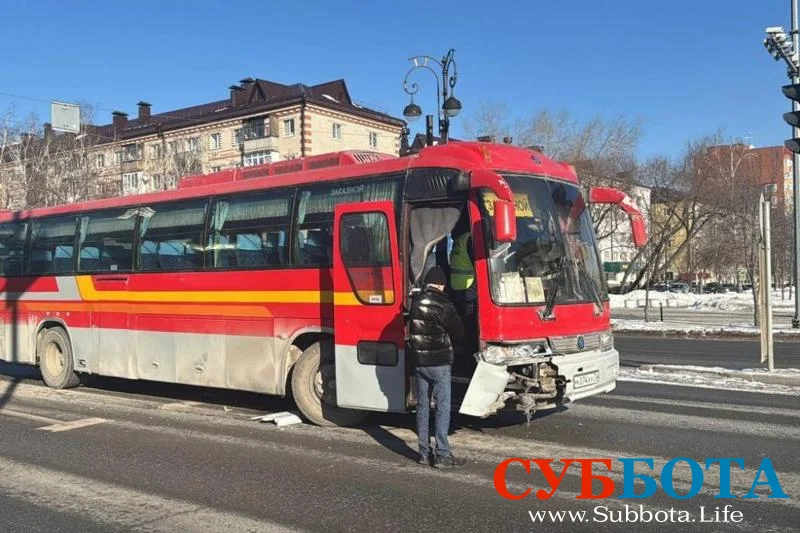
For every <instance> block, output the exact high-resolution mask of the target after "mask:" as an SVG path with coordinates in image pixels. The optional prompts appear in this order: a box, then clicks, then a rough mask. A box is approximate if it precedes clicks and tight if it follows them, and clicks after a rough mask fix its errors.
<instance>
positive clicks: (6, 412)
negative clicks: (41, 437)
mask: <svg viewBox="0 0 800 533" xmlns="http://www.w3.org/2000/svg"><path fill="white" fill-rule="evenodd" d="M0 415H7V416H13V417H15V418H24V419H25V420H33V421H34V422H42V423H44V424H60V423H62V422H63V420H57V419H55V418H47V417H46V416H38V415H32V414H30V413H23V412H22V411H14V410H13V409H0Z"/></svg>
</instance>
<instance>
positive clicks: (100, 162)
mask: <svg viewBox="0 0 800 533" xmlns="http://www.w3.org/2000/svg"><path fill="white" fill-rule="evenodd" d="M95 165H96V166H97V168H103V167H104V166H106V156H104V155H103V154H98V156H97V158H95Z"/></svg>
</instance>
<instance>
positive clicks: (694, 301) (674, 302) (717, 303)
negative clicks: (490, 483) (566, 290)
mask: <svg viewBox="0 0 800 533" xmlns="http://www.w3.org/2000/svg"><path fill="white" fill-rule="evenodd" d="M784 295H785V296H786V299H783V300H782V299H781V291H772V305H773V307H787V308H789V307H792V306H793V305H794V300H793V299H792V298H789V291H788V290H787V291H786V292H785V293H784ZM609 296H610V299H611V308H612V309H621V308H628V309H635V308H638V307H644V304H645V291H643V290H638V291H631V292H629V293H627V294H611V295H609ZM650 301H651V302H654V303H655V305H654V304H652V303H651V304H650V305H651V306H653V305H654V307H659V304H660V303H661V304H663V305H664V307H681V308H687V309H693V310H695V311H752V310H753V292H752V291H743V292H741V293H736V292H729V293H725V294H681V293H671V292H656V291H650Z"/></svg>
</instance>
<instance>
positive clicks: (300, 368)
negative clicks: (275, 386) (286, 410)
mask: <svg viewBox="0 0 800 533" xmlns="http://www.w3.org/2000/svg"><path fill="white" fill-rule="evenodd" d="M334 370H335V366H334V358H333V344H332V343H330V342H323V343H319V342H315V343H314V344H312V345H311V346H309V347H308V348H306V350H305V351H304V352H303V354H302V355H301V356H300V358H299V359H298V360H297V362H296V363H295V365H294V370H293V371H292V395H293V396H294V401H295V403H297V407H299V408H300V411H301V412H302V413H303V415H305V417H306V418H308V419H309V420H310V421H311V422H313V423H314V424H317V425H319V426H355V425H357V424H359V423H360V422H362V421H363V420H364V419H365V418H366V417H367V413H365V412H363V411H356V410H353V409H344V408H341V407H337V405H336V381H335V379H336V378H335V373H334Z"/></svg>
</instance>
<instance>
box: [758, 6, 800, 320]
mask: <svg viewBox="0 0 800 533" xmlns="http://www.w3.org/2000/svg"><path fill="white" fill-rule="evenodd" d="M790 12H791V19H792V21H791V22H792V29H791V31H790V32H789V33H788V35H787V33H786V32H785V31H784V29H783V28H782V27H780V26H772V27H769V28H767V29H766V34H767V37H766V39H764V47H765V48H766V49H767V52H769V54H770V55H771V56H772V58H773V59H775V61H780V60H781V59H783V61H784V62H785V63H786V66H787V74H788V76H789V79H790V80H791V85H788V86H784V88H783V94H784V95H785V96H787V97H788V98H790V99H791V100H792V112H790V113H785V114H784V115H783V118H784V120H785V121H786V122H788V123H789V124H790V125H791V126H792V138H791V139H789V140H787V141H786V142H784V146H786V148H788V149H789V150H790V151H791V152H793V153H792V181H793V183H792V197H793V202H792V204H793V219H794V223H793V226H794V232H793V246H792V248H793V254H792V255H793V257H792V267H793V271H794V272H793V273H794V276H793V277H794V290H795V293H794V317H793V318H792V327H793V328H800V237H799V236H798V231H800V128H798V126H800V54H798V52H800V47H799V46H798V44H799V43H798V33H800V28H798V10H797V0H790Z"/></svg>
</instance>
